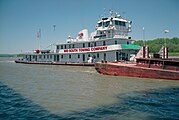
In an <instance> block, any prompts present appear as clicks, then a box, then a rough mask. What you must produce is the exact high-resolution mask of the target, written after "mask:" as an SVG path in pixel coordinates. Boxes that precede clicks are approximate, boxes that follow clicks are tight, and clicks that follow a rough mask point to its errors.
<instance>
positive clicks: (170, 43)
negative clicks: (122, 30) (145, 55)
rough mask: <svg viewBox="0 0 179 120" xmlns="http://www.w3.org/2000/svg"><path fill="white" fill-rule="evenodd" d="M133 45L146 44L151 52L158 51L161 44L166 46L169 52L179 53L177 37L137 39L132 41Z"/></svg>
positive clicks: (178, 39)
mask: <svg viewBox="0 0 179 120" xmlns="http://www.w3.org/2000/svg"><path fill="white" fill-rule="evenodd" d="M134 44H135V45H140V46H143V45H147V46H149V51H150V52H151V53H158V51H159V50H160V49H161V47H162V46H165V44H166V46H167V47H168V51H169V52H175V53H179V38H171V39H169V38H158V39H154V40H146V41H143V40H138V41H135V42H134Z"/></svg>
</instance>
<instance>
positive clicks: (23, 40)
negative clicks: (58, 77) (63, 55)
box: [0, 0, 179, 54]
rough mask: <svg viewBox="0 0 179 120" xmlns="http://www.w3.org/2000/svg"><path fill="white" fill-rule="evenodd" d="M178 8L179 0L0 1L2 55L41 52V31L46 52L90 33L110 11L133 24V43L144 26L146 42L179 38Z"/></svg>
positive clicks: (140, 36)
mask: <svg viewBox="0 0 179 120" xmlns="http://www.w3.org/2000/svg"><path fill="white" fill-rule="evenodd" d="M178 6H179V0H0V54H5V53H11V54H12V53H13V54H14V53H21V52H28V51H32V50H35V49H38V46H39V44H38V43H39V41H38V40H37V37H36V33H37V32H38V31H39V29H41V38H40V44H41V48H44V49H46V48H48V46H49V45H50V44H54V43H55V44H56V43H65V42H66V38H67V37H68V36H69V35H70V36H71V37H74V38H75V37H76V36H77V34H78V32H79V31H81V30H82V29H88V31H89V33H91V32H93V31H94V30H95V26H96V23H97V21H98V20H99V19H100V16H105V15H109V10H110V9H111V10H113V11H114V12H117V13H118V14H120V15H121V16H123V17H124V18H126V19H127V20H130V21H132V32H131V33H130V35H131V36H132V38H133V39H134V40H141V39H143V30H142V29H143V27H144V28H145V40H151V39H156V38H164V37H169V38H173V37H179V7H178ZM53 25H56V27H55V30H54V27H53ZM165 29H168V30H169V31H170V32H169V33H167V34H165V33H164V30H165Z"/></svg>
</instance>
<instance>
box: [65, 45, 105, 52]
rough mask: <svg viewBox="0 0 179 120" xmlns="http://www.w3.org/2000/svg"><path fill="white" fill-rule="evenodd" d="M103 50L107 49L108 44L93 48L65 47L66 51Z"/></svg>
mask: <svg viewBox="0 0 179 120" xmlns="http://www.w3.org/2000/svg"><path fill="white" fill-rule="evenodd" d="M101 50H107V46H103V47H92V48H79V49H65V50H64V52H65V53H68V52H90V51H101Z"/></svg>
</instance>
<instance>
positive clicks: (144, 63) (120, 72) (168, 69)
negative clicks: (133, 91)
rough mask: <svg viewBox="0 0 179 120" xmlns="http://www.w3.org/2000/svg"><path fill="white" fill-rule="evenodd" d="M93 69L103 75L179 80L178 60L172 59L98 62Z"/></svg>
mask: <svg viewBox="0 0 179 120" xmlns="http://www.w3.org/2000/svg"><path fill="white" fill-rule="evenodd" d="M95 69H96V70H97V72H99V73H101V74H104V75H113V76H129V77H140V78H154V79H167V80H179V61H173V60H163V59H147V58H139V59H136V62H135V63H131V62H116V63H112V62H100V63H99V62H98V63H96V64H95Z"/></svg>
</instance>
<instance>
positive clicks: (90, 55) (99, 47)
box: [23, 14, 140, 63]
mask: <svg viewBox="0 0 179 120" xmlns="http://www.w3.org/2000/svg"><path fill="white" fill-rule="evenodd" d="M131 24H132V22H131V21H127V20H126V19H124V18H122V17H121V16H120V15H117V14H111V15H110V17H103V18H101V19H100V20H99V21H98V22H97V25H96V28H95V31H94V32H92V33H91V34H89V33H88V30H87V29H84V30H81V31H80V32H79V33H78V35H77V37H76V38H72V37H71V36H68V38H67V40H66V43H64V44H57V45H56V49H55V50H36V51H35V52H34V53H31V54H25V55H24V58H23V60H24V61H31V62H70V63H87V62H88V63H89V62H98V61H102V60H103V61H119V60H129V59H130V57H131V56H132V55H134V54H136V53H137V51H138V50H139V49H140V47H139V46H136V45H132V42H133V41H134V40H132V39H131V37H130V36H129V35H128V33H129V32H131Z"/></svg>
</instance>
